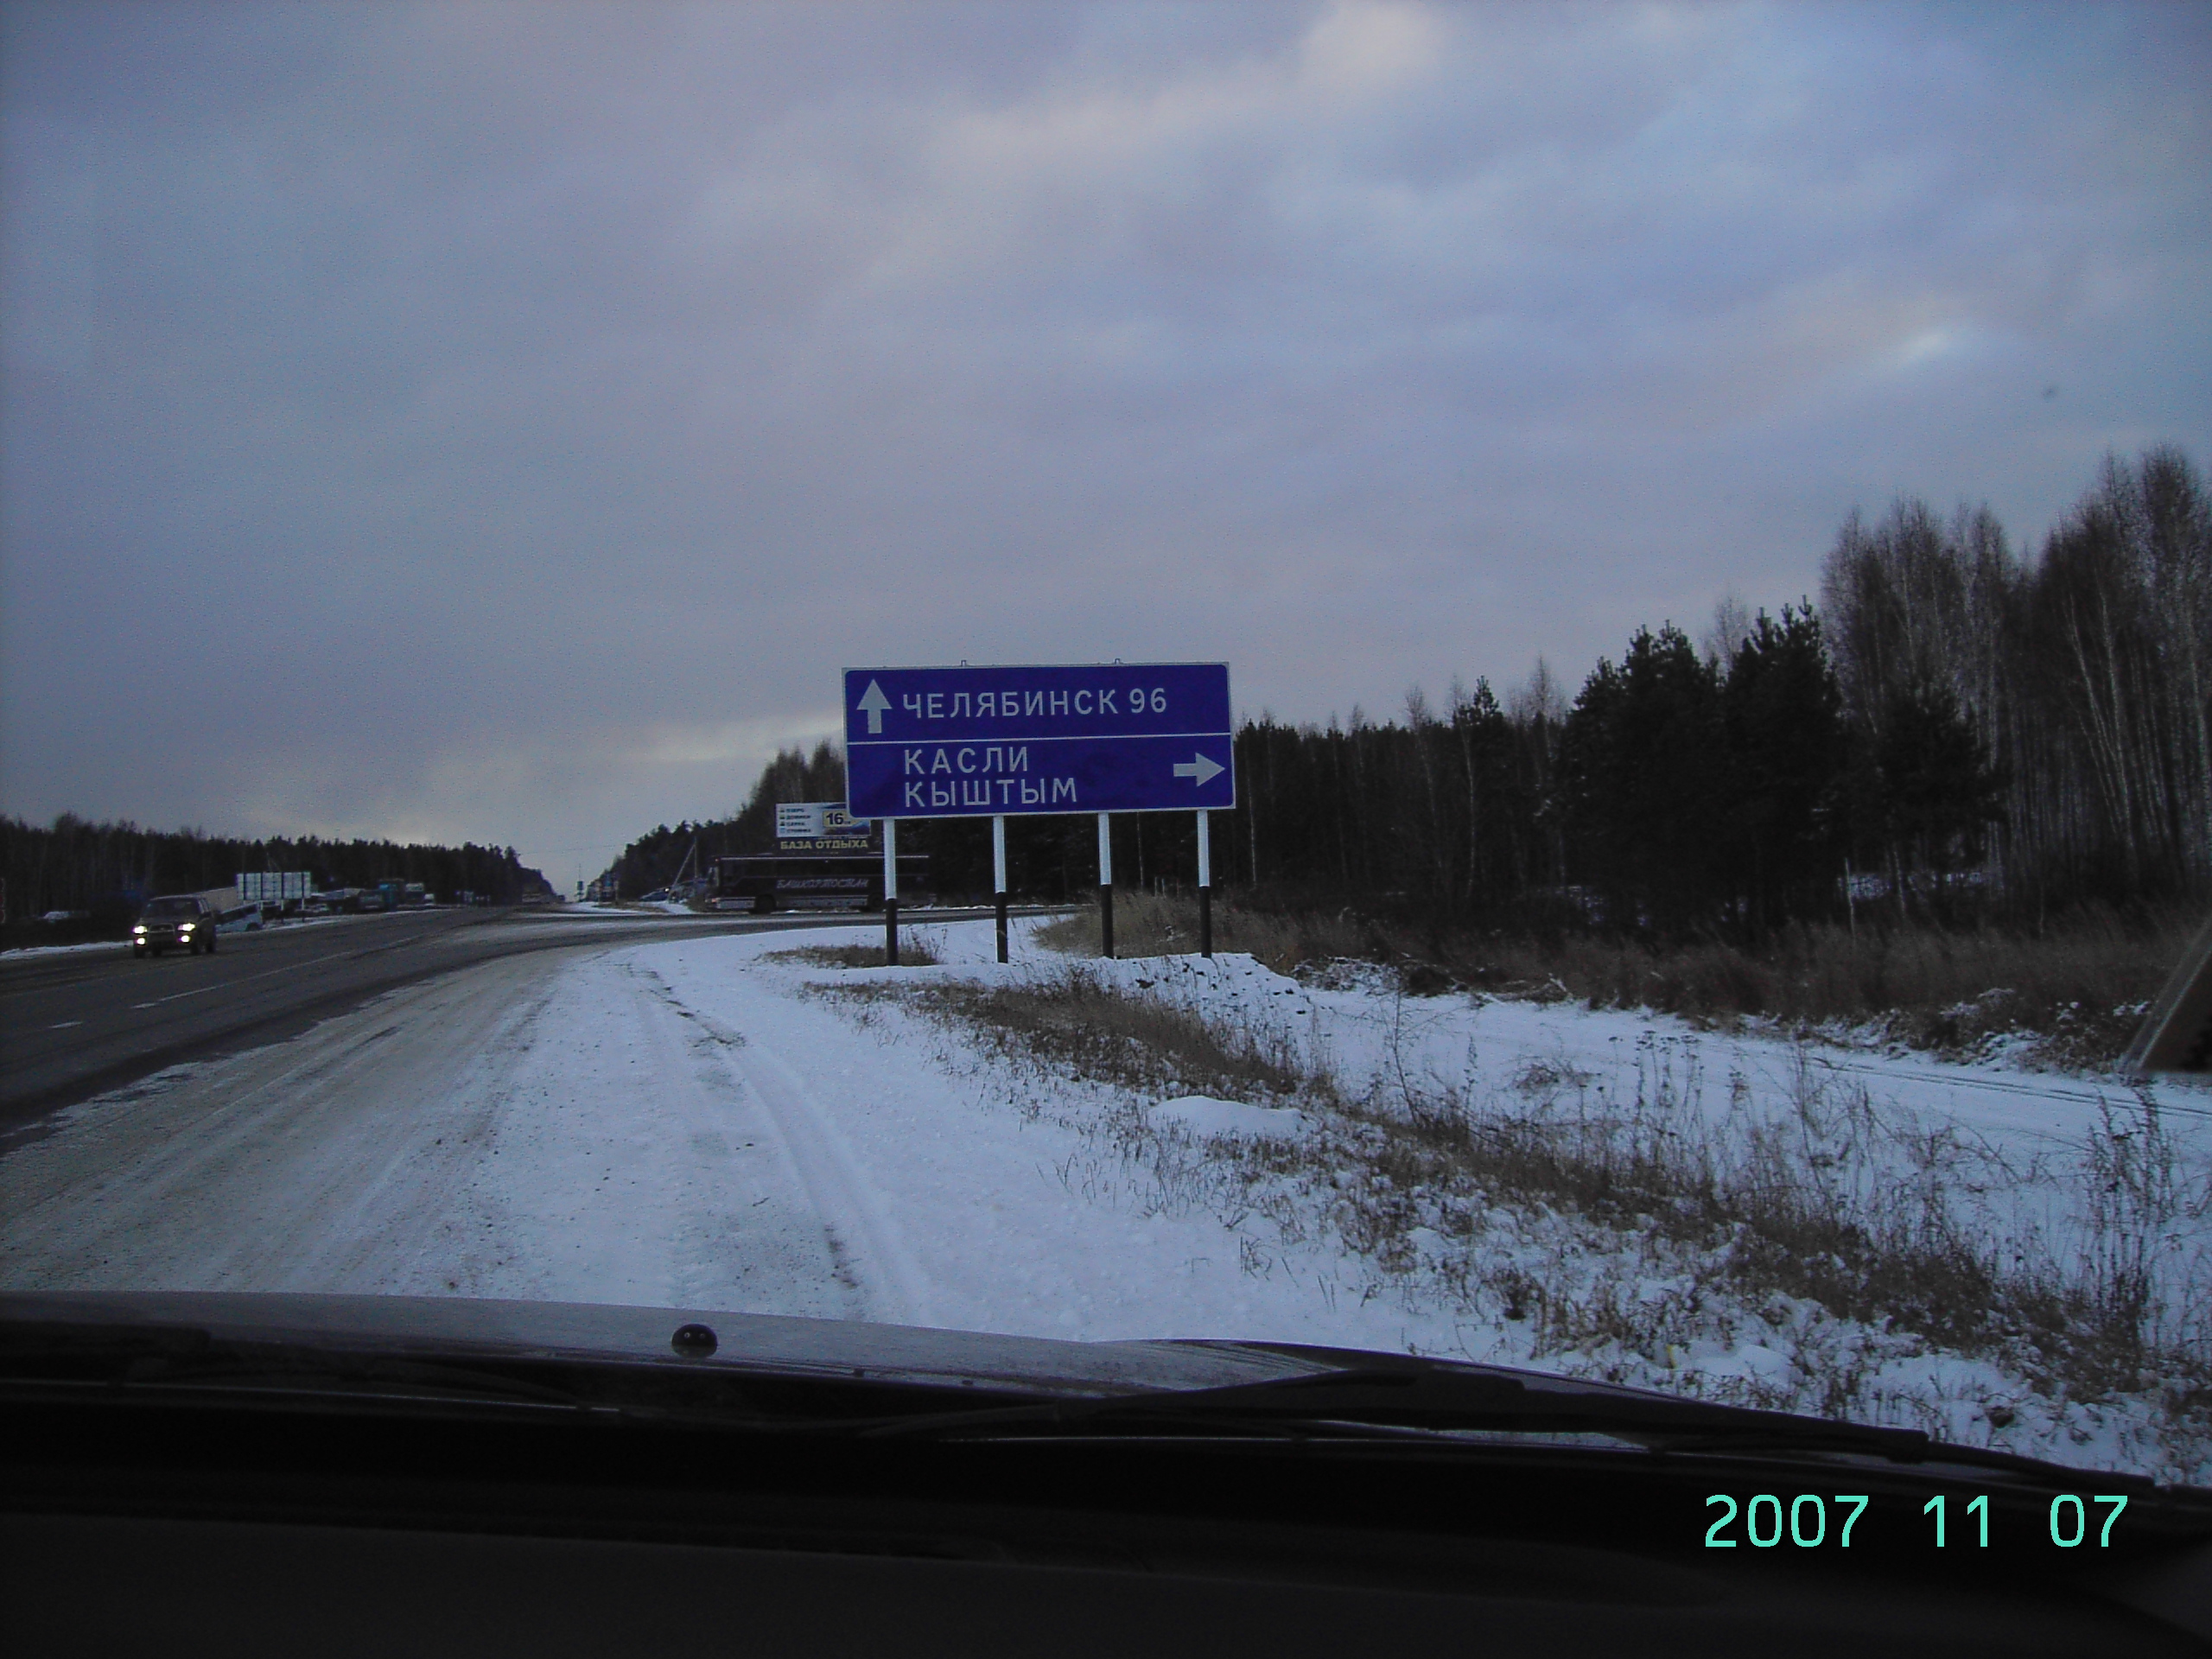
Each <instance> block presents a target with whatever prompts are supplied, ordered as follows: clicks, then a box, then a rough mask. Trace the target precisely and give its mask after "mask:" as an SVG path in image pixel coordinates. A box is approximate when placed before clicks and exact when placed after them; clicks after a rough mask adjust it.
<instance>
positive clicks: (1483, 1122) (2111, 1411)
mask: <svg viewBox="0 0 2212 1659" xmlns="http://www.w3.org/2000/svg"><path fill="white" fill-rule="evenodd" d="M987 938H988V934H987V933H981V932H979V933H978V934H977V936H976V939H974V940H972V941H971V940H969V939H967V938H965V937H964V935H963V930H959V929H954V930H950V931H949V934H948V938H947V940H946V942H945V944H946V946H947V948H946V949H944V950H943V951H942V952H941V954H944V956H945V957H946V960H947V963H948V964H950V965H948V966H947V967H945V968H944V969H935V970H925V972H923V973H920V974H912V973H900V974H888V973H884V972H881V971H877V972H861V973H846V974H826V975H812V976H807V978H808V979H809V980H810V981H811V982H812V984H813V989H814V993H815V995H817V996H823V995H826V996H827V998H828V999H829V1001H830V1002H831V1004H832V1006H837V1005H840V1004H842V1005H843V1006H844V1007H846V1008H847V1010H848V1012H849V1013H850V1014H854V1015H855V1016H856V1017H857V1018H858V1020H859V1021H860V1022H861V1025H862V1027H863V1028H865V1029H867V1030H869V1031H871V1032H872V1033H874V1036H875V1038H876V1040H878V1041H879V1042H882V1043H885V1044H886V1045H887V1046H890V1047H892V1048H893V1049H895V1050H897V1051H899V1052H911V1045H912V1042H913V1041H914V1040H915V1039H916V1038H917V1036H918V1035H919V1034H920V1033H918V1032H917V1031H916V1030H915V1029H914V1027H913V1024H912V1022H913V1020H915V1019H916V1017H917V1016H920V1017H922V1018H924V1019H927V1020H930V1021H931V1024H933V1025H934V1026H935V1027H936V1030H935V1032H934V1033H933V1034H932V1035H933V1041H934V1058H935V1059H936V1062H937V1064H936V1066H935V1067H934V1068H932V1069H934V1070H936V1071H938V1072H939V1073H940V1074H941V1075H943V1076H944V1077H946V1078H947V1079H948V1080H950V1079H954V1078H957V1079H960V1080H962V1081H963V1082H966V1083H968V1084H970V1085H971V1086H976V1085H980V1090H981V1097H982V1101H984V1102H987V1103H996V1104H999V1105H1002V1106H1006V1107H1011V1108H1014V1109H1015V1110H1016V1112H1017V1113H1018V1115H1019V1116H1020V1118H1021V1120H1022V1121H1023V1122H1024V1123H1025V1124H1027V1126H1029V1128H1031V1129H1032V1131H1034V1130H1035V1129H1038V1128H1045V1127H1047V1126H1049V1127H1052V1128H1058V1129H1061V1130H1063V1131H1072V1132H1073V1133H1074V1134H1075V1135H1076V1136H1077V1144H1076V1145H1075V1146H1074V1147H1072V1148H1071V1150H1070V1151H1069V1152H1068V1153H1067V1154H1065V1156H1063V1157H1061V1158H1059V1159H1058V1160H1057V1161H1056V1162H1055V1165H1054V1166H1053V1173H1054V1174H1055V1176H1056V1178H1057V1179H1058V1185H1059V1186H1060V1187H1061V1188H1062V1190H1063V1194H1064V1196H1065V1198H1068V1199H1076V1200H1081V1206H1080V1208H1081V1210H1082V1211H1084V1212H1085V1213H1090V1212H1095V1211H1110V1212H1114V1213H1118V1214H1121V1215H1123V1216H1126V1217H1131V1218H1134V1219H1137V1220H1141V1221H1147V1222H1149V1223H1152V1224H1155V1225H1158V1224H1175V1225H1178V1226H1189V1225H1193V1224H1197V1225H1200V1226H1202V1227H1203V1226H1204V1225H1205V1224H1211V1226H1212V1227H1213V1228H1215V1229H1217V1230H1218V1233H1219V1235H1220V1238H1219V1247H1218V1248H1219V1249H1220V1253H1221V1255H1223V1256H1224V1257H1225V1256H1227V1255H1228V1254H1229V1251H1230V1249H1232V1248H1233V1249H1234V1252H1235V1255H1234V1260H1235V1262H1236V1268H1237V1271H1238V1273H1239V1274H1240V1275H1241V1276H1242V1277H1243V1279H1244V1280H1245V1281H1246V1283H1247V1286H1248V1287H1249V1292H1250V1294H1249V1296H1248V1297H1247V1298H1244V1299H1241V1300H1240V1302H1239V1306H1240V1309H1241V1313H1240V1317H1239V1318H1238V1319H1237V1320H1236V1325H1238V1327H1239V1328H1237V1329H1236V1330H1234V1331H1230V1330H1225V1329H1223V1328H1221V1327H1219V1326H1213V1327H1203V1328H1206V1329H1207V1330H1208V1332H1209V1333H1210V1334H1217V1335H1225V1334H1236V1335H1255V1336H1256V1335H1265V1336H1268V1337H1273V1338H1278V1339H1285V1340H1301V1341H1345V1340H1357V1341H1361V1342H1363V1343H1365V1344H1368V1345H1389V1346H1398V1347H1403V1348H1406V1349H1408V1350H1412V1351H1427V1352H1439V1353H1446V1354H1451V1355H1455V1356H1463V1357H1472V1358H1478V1359H1484V1360H1492V1361H1497V1362H1500V1363H1518V1364H1535V1365H1538V1366H1541V1367H1543V1368H1546V1369H1553V1370H1566V1371H1572V1372H1576V1373H1580V1374H1590V1375H1598V1376H1606V1377H1611V1378H1615V1379H1618V1380H1621V1381H1625V1382H1630V1383H1639V1384H1643V1385H1646V1386H1653V1387H1658V1388H1662V1389H1672V1390H1675V1391H1679V1392H1683V1393H1688V1394H1694V1395H1702V1396H1706V1397H1711V1398H1720V1399H1731V1400H1738V1401H1744V1402H1751V1403H1759V1404H1767V1405H1773V1406H1777V1407H1783V1408H1791V1409H1797V1410H1806V1411H1813V1412H1820V1413H1826V1414H1834V1415H1839V1416H1848V1417H1852V1418H1855V1419H1859V1420H1861V1421H1884V1422H1892V1423H1902V1424H1907V1425H1910V1426H1914V1427H1924V1428H1926V1429H1928V1430H1929V1431H1930V1432H1932V1433H1937V1434H1939V1435H1942V1437H1944V1438H1947V1439H1951V1440H1965V1441H1967V1442H1969V1443H1980V1444H1989V1445H1993V1446H2003V1447H2006V1448H2010V1449H2012V1450H2017V1451H2022V1452H2031V1453H2034V1454H2037V1455H2044V1456H2049V1457H2053V1458H2056V1459H2063V1460H2068V1461H2075V1462H2079V1463H2082V1464H2085V1465H2099V1466H2124V1467H2130V1468H2136V1469H2140V1470H2143V1471H2146V1472H2155V1473H2158V1474H2160V1475H2162V1476H2164V1478H2196V1479H2202V1478H2205V1473H2206V1471H2207V1470H2208V1468H2212V1461H2209V1460H2208V1451H2207V1446H2208V1436H2207V1433H2206V1424H2205V1421H2204V1410H2205V1408H2204V1402H2203V1401H2202V1399H2201V1397H2199V1395H2198V1390H2199V1389H2200V1388H2201V1384H2202V1378H2203V1376H2204V1375H2205V1371H2206V1364H2205V1356H2206V1352H2207V1346H2208V1344H2207V1323H2206V1304H2207V1288H2208V1285H2209V1284H2212V1251H2208V1239H2207V1234H2206V1229H2205V1214H2206V1206H2205V1203H2204V1198H2205V1193H2206V1191H2207V1179H2206V1170H2207V1167H2208V1162H2212V1160H2208V1158H2207V1152H2208V1144H2207V1136H2206V1134H2205V1128H2206V1125H2207V1117H2206V1115H2205V1112H2204V1107H2205V1101H2204V1098H2203V1096H2202V1093H2201V1092H2200V1091H2193V1090H2172V1089H2170V1088H2163V1087H2162V1089H2161V1090H2159V1091H2158V1092H2154V1093H2147V1094H2142V1095H2137V1094H2132V1093H2129V1092H2126V1091H2120V1090H2110V1089H2106V1090H2099V1089H2097V1088H2095V1087H2094V1086H2091V1085H2087V1084H2080V1083H2078V1082H2075V1083H2068V1082H2066V1081H2064V1080H2062V1079H2053V1078H2050V1077H2045V1076H2036V1075H2032V1074H2022V1073H2018V1072H2013V1073H2010V1074H2000V1072H1999V1070H1998V1069H1997V1068H1991V1067H1944V1066H1939V1065H1930V1064H1929V1063H1928V1062H1925V1061H1921V1062H1918V1063H1916V1064H1914V1065H1898V1066H1896V1067H1893V1068H1892V1067H1886V1066H1885V1065H1883V1064H1881V1063H1880V1062H1870V1061H1869V1060H1868V1059H1867V1058H1866V1057H1865V1056H1863V1055H1847V1054H1843V1053H1840V1052H1834V1051H1832V1050H1829V1049H1827V1048H1824V1047H1820V1046H1806V1045H1797V1044H1791V1043H1787V1042H1781V1041H1777V1040H1774V1039H1762V1038H1757V1037H1734V1038H1723V1037H1715V1036H1713V1035H1711V1034H1704V1033H1694V1032H1692V1031H1689V1030H1688V1029H1686V1028H1685V1027H1681V1025H1679V1024H1678V1023H1677V1022H1675V1021H1673V1020H1666V1019H1663V1018H1656V1017H1650V1016H1638V1015H1635V1014H1615V1013H1596V1014H1593V1013H1591V1012H1589V1011H1586V1010H1581V1009H1577V1008H1574V1007H1563V1006H1560V1005H1553V1006H1551V1007H1540V1006H1537V1005H1532V1004H1521V1003H1500V1002H1484V1003H1480V1004H1471V1003H1469V1002H1468V1001H1465V1000H1464V999H1457V998H1453V999H1433V1000H1422V999H1413V998H1405V997H1402V996H1400V995H1397V994H1396V993H1395V990H1394V989H1392V988H1389V986H1388V985H1387V984H1386V983H1383V982H1378V981H1376V980H1370V981H1369V982H1366V983H1365V984H1361V983H1359V982H1358V980H1359V976H1357V975H1354V976H1350V978H1351V983H1350V984H1349V985H1347V984H1346V983H1345V977H1346V976H1337V978H1336V982H1337V983H1338V986H1339V987H1340V988H1337V989H1333V990H1324V989H1319V988H1307V987H1305V986H1301V985H1300V984H1298V983H1296V982H1292V981H1289V980H1286V979H1283V978H1281V977H1280V976H1275V975H1272V974H1269V973H1268V972H1267V971H1266V970H1265V969H1262V968H1260V967H1258V966H1257V965H1256V964H1255V963H1252V962H1250V960H1249V958H1237V957H1223V958H1219V959H1217V961H1216V962H1215V963H1211V964H1207V963H1203V962H1200V961H1198V960H1197V959H1195V958H1189V957H1178V958H1165V959H1155V960H1150V961H1140V962H1121V963H1081V964H1075V963H1065V962H1059V961H1049V960H1048V961H1037V960H1032V961H1030V962H1027V963H1017V964H1016V965H1014V967H1011V968H1004V969H1002V968H999V967H997V966H995V964H990V963H972V962H964V961H963V960H962V958H963V957H964V956H966V955H968V954H969V950H966V949H963V947H972V946H976V945H984V941H986V940H987ZM984 948H988V947H987V945H985V946H984ZM1102 998H1107V999H1113V1000H1116V1001H1122V1002H1124V1003H1135V1004H1138V1005H1145V1006H1150V1007H1154V1008H1155V1009H1158V1008H1165V1009H1167V1010H1171V1011H1180V1012H1181V1013H1183V1014H1185V1015H1188V1016H1190V1017H1191V1018H1192V1019H1193V1020H1197V1021H1198V1022H1202V1023H1203V1024H1204V1025H1205V1026H1206V1027H1208V1028H1210V1029H1211V1030H1212V1031H1213V1032H1215V1033H1217V1034H1218V1036H1219V1039H1220V1040H1219V1042H1218V1043H1217V1049H1218V1051H1219V1052H1217V1053H1214V1054H1212V1055H1211V1057H1210V1056H1209V1054H1208V1053H1207V1052H1201V1051H1202V1050H1203V1048H1204V1045H1203V1044H1198V1045H1196V1046H1194V1041H1193V1039H1192V1038H1191V1037H1190V1035H1189V1033H1188V1031H1187V1030H1184V1031H1183V1032H1182V1033H1181V1034H1178V1033H1177V1031H1176V1030H1173V1029H1170V1028H1168V1027H1164V1026H1160V1025H1158V1024H1157V1022H1155V1023H1154V1024H1153V1025H1151V1026H1147V1024H1146V1022H1145V1021H1144V1020H1135V1021H1134V1022H1132V1021H1130V1020H1127V1019H1125V1018H1124V1017H1123V1016H1121V1015H1118V1014H1117V1015H1114V1016H1112V1017H1111V1018H1110V1019H1109V1020H1106V1023H1108V1024H1109V1025H1111V1026H1113V1027H1115V1029H1116V1038H1115V1044H1114V1045H1113V1046H1110V1052H1109V1058H1105V1059H1104V1060H1103V1061H1102V1060H1101V1059H1099V1058H1098V1054H1097V1051H1096V1046H1094V1047H1093V1048H1092V1049H1090V1050H1088V1051H1084V1050H1083V1046H1082V1045H1081V1044H1080V1043H1075V1042H1073V1039H1071V1038H1070V1037H1069V1036H1068V1035H1067V1034H1066V1033H1060V1034H1058V1035H1055V1034H1054V1033H1053V1032H1052V1023H1053V1020H1052V1013H1051V1010H1052V1008H1053V1007H1055V1006H1058V1007H1060V1008H1062V1009H1064V1010H1065V1011H1067V1012H1068V1013H1069V1014H1071V1021H1070V1023H1071V1025H1077V1026H1079V1025H1082V1024H1085V1023H1091V1024H1096V1023H1098V1022H1099V1021H1100V1020H1101V1019H1102V1017H1103V1016H1102V1009H1103V1007H1104V1006H1105V1005H1104V1004H1103V1002H1102V1001H1101V999H1102ZM1071 1045H1072V1046H1071ZM1147 1045H1149V1046H1150V1047H1151V1049H1152V1051H1153V1052H1152V1053H1151V1056H1150V1060H1149V1070H1147V1061H1146V1060H1145V1058H1143V1057H1142V1056H1140V1055H1136V1054H1135V1053H1133V1052H1132V1051H1135V1050H1137V1049H1141V1048H1144V1047H1145V1046H1147ZM1078 1051H1082V1052H1078ZM1236 1052H1242V1053H1243V1054H1244V1055H1245V1056H1246V1058H1247V1059H1248V1060H1249V1061H1250V1062H1251V1063H1250V1064H1249V1065H1243V1064H1239V1063H1235V1054H1236ZM1224 1056H1228V1057H1229V1058H1224ZM911 1069H912V1068H911V1067H908V1068H907V1070H909V1071H911ZM1892 1072H1894V1075H1892V1074H1891V1073H1892ZM1039 1224H1040V1225H1041V1226H1042V1227H1043V1229H1044V1230H1042V1231H1040V1233H1039V1238H1038V1242H1037V1244H1036V1246H1035V1247H1034V1248H1036V1249H1039V1250H1046V1251H1049V1250H1052V1249H1054V1248H1055V1245H1056V1243H1057V1239H1058V1230H1057V1228H1056V1227H1054V1226H1053V1225H1052V1224H1051V1223H1049V1222H1048V1221H1046V1218H1044V1217H1039ZM978 1288H979V1289H980V1288H981V1287H978ZM1192 1311H1193V1308H1192V1304H1191V1303H1189V1302H1188V1301H1186V1300H1185V1299H1184V1298H1183V1297H1182V1296H1181V1294H1179V1287H1176V1286H1175V1285H1174V1284H1173V1282H1172V1281H1166V1282H1162V1283H1161V1284H1160V1294H1159V1295H1158V1296H1157V1298H1156V1299H1155V1300H1154V1304H1153V1313H1154V1318H1153V1321H1152V1323H1151V1324H1149V1325H1144V1324H1142V1323H1140V1324H1139V1325H1138V1326H1137V1328H1136V1329H1135V1330H1130V1329H1128V1328H1127V1326H1126V1325H1125V1324H1124V1321H1125V1320H1126V1319H1128V1318H1129V1317H1132V1316H1135V1317H1136V1318H1137V1319H1140V1321H1141V1318H1142V1314H1143V1312H1144V1309H1143V1306H1142V1304H1141V1303H1139V1304H1137V1305H1136V1306H1128V1305H1127V1304H1124V1306H1123V1307H1122V1309H1120V1310H1119V1313H1120V1317H1117V1318H1116V1319H1114V1321H1113V1325H1115V1327H1116V1329H1115V1332H1114V1333H1115V1334H1138V1333H1140V1332H1141V1333H1143V1334H1162V1333H1166V1332H1171V1331H1172V1332H1175V1333H1178V1334H1191V1333H1192V1328H1191V1325H1190V1315H1191V1313H1192ZM1082 1323H1083V1324H1084V1325H1085V1326H1086V1328H1088V1327H1089V1326H1090V1320H1089V1319H1084V1320H1083V1321H1082ZM1255 1324H1256V1325H1258V1326H1260V1327H1261V1328H1254V1327H1255ZM1347 1326H1350V1327H1352V1328H1351V1329H1348V1328H1347ZM1391 1327H1394V1328H1391ZM994 1328H999V1327H998V1326H996V1325H994ZM1099 1333H1100V1334H1103V1333H1104V1332H1099Z"/></svg>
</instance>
